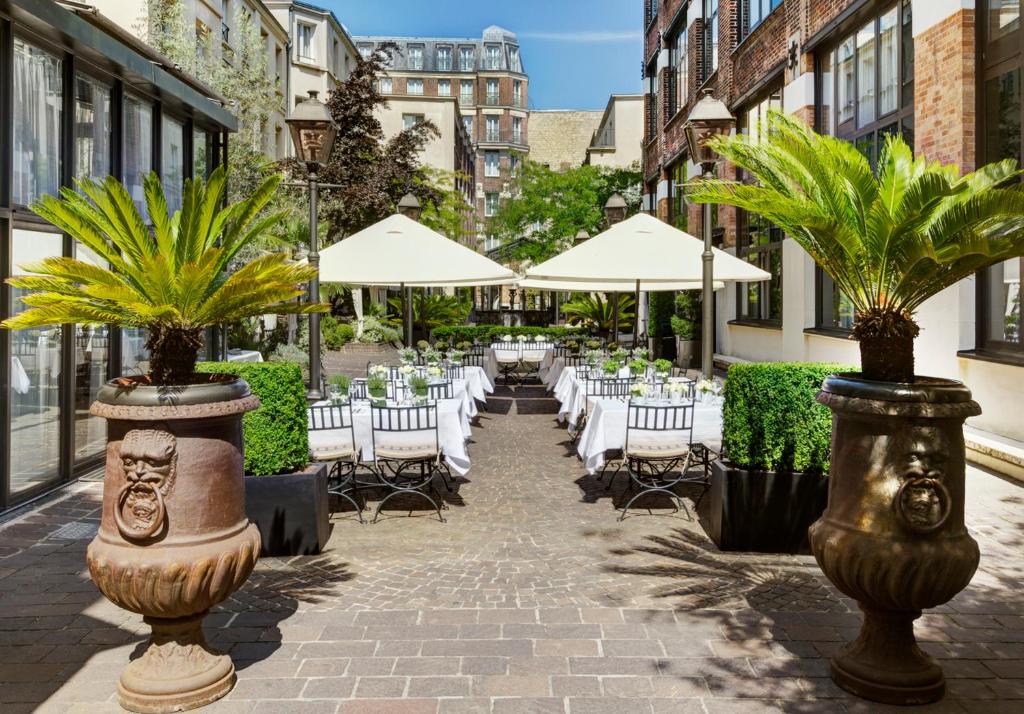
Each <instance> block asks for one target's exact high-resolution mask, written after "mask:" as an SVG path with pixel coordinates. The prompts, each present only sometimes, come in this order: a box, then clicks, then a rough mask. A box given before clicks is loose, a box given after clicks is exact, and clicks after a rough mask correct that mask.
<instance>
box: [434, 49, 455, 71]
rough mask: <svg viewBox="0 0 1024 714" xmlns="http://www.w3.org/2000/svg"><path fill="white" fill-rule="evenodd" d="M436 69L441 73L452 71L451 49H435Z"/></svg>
mask: <svg viewBox="0 0 1024 714" xmlns="http://www.w3.org/2000/svg"><path fill="white" fill-rule="evenodd" d="M437 69H438V70H439V71H441V72H450V71H451V69H452V48H451V47H438V48H437Z"/></svg>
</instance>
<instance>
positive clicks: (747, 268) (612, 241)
mask: <svg viewBox="0 0 1024 714" xmlns="http://www.w3.org/2000/svg"><path fill="white" fill-rule="evenodd" d="M712 250H714V254H715V261H714V278H715V281H716V282H718V283H722V282H730V281H737V282H752V281H757V280H768V279H769V278H771V275H770V274H769V273H767V272H765V271H764V270H761V269H760V268H756V267H754V266H753V265H751V264H750V263H748V262H746V261H744V260H740V259H739V258H737V257H735V256H732V255H729V254H728V253H726V252H725V251H723V250H719V249H717V248H713V249H712ZM703 252H704V243H703V242H702V241H701V240H700V239H698V238H694V237H693V236H691V235H690V234H688V233H684V232H683V231H681V230H679V229H678V228H673V227H672V226H670V225H669V224H667V223H665V222H663V221H659V220H658V219H657V218H654V217H653V216H649V215H647V214H646V213H638V214H637V215H635V216H633V217H632V218H628V219H626V220H624V221H622V222H621V223H616V224H615V225H614V226H612V227H611V228H609V229H608V230H606V231H604V232H603V233H599V234H598V235H596V236H594V237H593V238H591V239H590V240H588V241H587V242H585V243H580V244H579V245H577V246H575V247H573V248H570V249H569V250H567V251H566V252H564V253H562V254H561V255H557V256H555V257H554V258H552V259H551V260H547V261H545V262H543V263H541V264H539V265H535V266H533V267H532V268H530V269H528V270H527V271H526V278H527V279H528V280H531V281H534V280H544V281H563V282H567V283H580V284H582V283H587V284H588V285H590V286H591V287H589V288H586V289H590V290H602V291H606V292H607V291H616V290H617V291H619V292H630V291H632V290H634V289H636V281H637V280H639V281H640V289H641V290H649V291H656V290H673V289H680V288H673V287H672V285H678V284H680V283H684V284H686V283H689V284H691V285H692V287H699V286H700V282H701V275H702V270H703V262H702V260H701V254H702V253H703ZM595 284H601V286H602V287H600V288H596V287H593V285H595ZM614 286H617V287H614ZM662 286H663V287H662ZM559 289H564V288H559ZM687 289H688V288H687Z"/></svg>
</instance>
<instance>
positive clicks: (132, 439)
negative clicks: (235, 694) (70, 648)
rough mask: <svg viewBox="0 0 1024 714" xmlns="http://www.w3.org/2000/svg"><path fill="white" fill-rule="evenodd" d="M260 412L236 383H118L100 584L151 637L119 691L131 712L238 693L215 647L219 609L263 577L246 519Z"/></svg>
mask: <svg viewBox="0 0 1024 714" xmlns="http://www.w3.org/2000/svg"><path fill="white" fill-rule="evenodd" d="M258 406H259V400H258V399H257V398H256V397H255V396H253V395H252V394H251V393H250V391H249V387H248V385H247V384H246V383H245V382H244V381H242V380H240V379H236V378H233V377H222V376H214V377H211V378H210V380H209V381H208V382H205V383H201V384H193V385H187V386H180V387H157V386H149V385H148V384H146V383H143V382H140V381H134V380H130V379H125V378H122V379H118V380H114V381H112V382H109V383H107V384H106V385H105V386H104V387H103V388H102V389H101V390H100V392H99V395H98V397H97V401H96V402H95V403H94V404H93V405H92V410H91V411H92V413H93V414H95V415H97V416H101V417H105V418H106V419H107V461H106V473H105V476H104V482H103V515H102V521H101V524H100V530H99V534H98V535H97V536H96V538H95V539H94V540H93V541H92V543H90V545H89V548H88V551H87V556H86V557H87V561H88V565H89V572H90V573H91V575H92V579H93V581H94V582H95V583H96V585H97V587H99V589H100V591H101V592H102V593H103V594H104V595H105V596H106V597H107V598H108V599H110V600H111V601H112V602H114V603H115V604H117V605H118V606H120V607H122V608H124V609H126V610H130V611H131V612H136V613H139V614H141V615H143V616H144V619H145V621H146V623H148V624H149V625H150V626H151V627H152V636H151V638H150V641H149V645H148V647H147V648H146V650H145V652H144V653H143V654H142V656H141V657H139V658H138V659H135V660H133V661H131V662H129V663H128V665H127V666H126V667H125V669H124V671H123V672H122V673H121V678H120V681H119V683H118V697H119V700H120V703H121V706H123V707H124V708H125V709H129V710H131V711H137V712H172V711H183V710H186V709H192V708H195V707H199V706H203V705H205V704H208V703H210V702H212V701H214V700H216V699H218V698H220V697H222V696H223V695H224V694H226V693H227V692H228V691H230V689H231V687H232V686H233V684H234V681H235V670H234V666H233V665H232V663H231V659H230V658H229V657H228V656H227V655H223V654H218V653H216V652H214V651H213V650H211V649H210V648H209V647H208V646H207V644H206V640H205V637H204V635H203V630H202V622H203V618H204V617H205V616H206V614H207V612H208V611H209V609H210V608H211V607H212V606H214V605H216V604H217V603H219V602H221V601H222V600H224V599H225V598H226V597H227V596H228V595H230V594H231V593H232V592H234V591H235V590H237V589H238V588H239V586H241V585H242V583H243V582H244V581H245V579H246V578H247V577H248V576H249V573H250V572H252V569H253V566H254V565H255V564H256V559H257V557H258V555H259V550H260V534H259V532H258V531H257V529H256V526H255V525H252V524H250V523H249V520H248V519H247V518H246V515H245V490H244V484H243V446H242V415H243V414H244V413H245V412H247V411H250V410H252V409H255V408H257V407H258Z"/></svg>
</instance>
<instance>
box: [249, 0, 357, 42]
mask: <svg viewBox="0 0 1024 714" xmlns="http://www.w3.org/2000/svg"><path fill="white" fill-rule="evenodd" d="M264 2H265V4H267V5H294V6H295V7H301V8H303V9H305V10H311V11H312V12H318V13H320V14H321V15H324V16H325V17H327V18H329V19H330V21H331V22H333V23H334V25H335V29H336V30H337V31H338V34H339V35H341V39H343V40H345V41H346V42H348V45H349V50H350V51H351V52H352V53H353V54H355V53H356V43H355V42H354V41H353V40H352V35H351V34H350V33H349V31H348V28H347V27H345V25H343V24H342V22H341V20H339V19H338V16H337V15H335V14H334V11H333V10H330V9H328V8H326V7H320V6H319V5H314V4H313V3H311V2H305V1H304V0H276V1H275V0H264ZM289 31H290V30H289Z"/></svg>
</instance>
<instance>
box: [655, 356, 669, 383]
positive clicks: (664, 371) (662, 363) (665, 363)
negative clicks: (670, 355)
mask: <svg viewBox="0 0 1024 714" xmlns="http://www.w3.org/2000/svg"><path fill="white" fill-rule="evenodd" d="M654 373H655V374H656V375H657V376H658V378H659V379H668V376H669V375H670V374H672V362H671V361H670V360H667V359H656V360H654Z"/></svg>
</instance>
